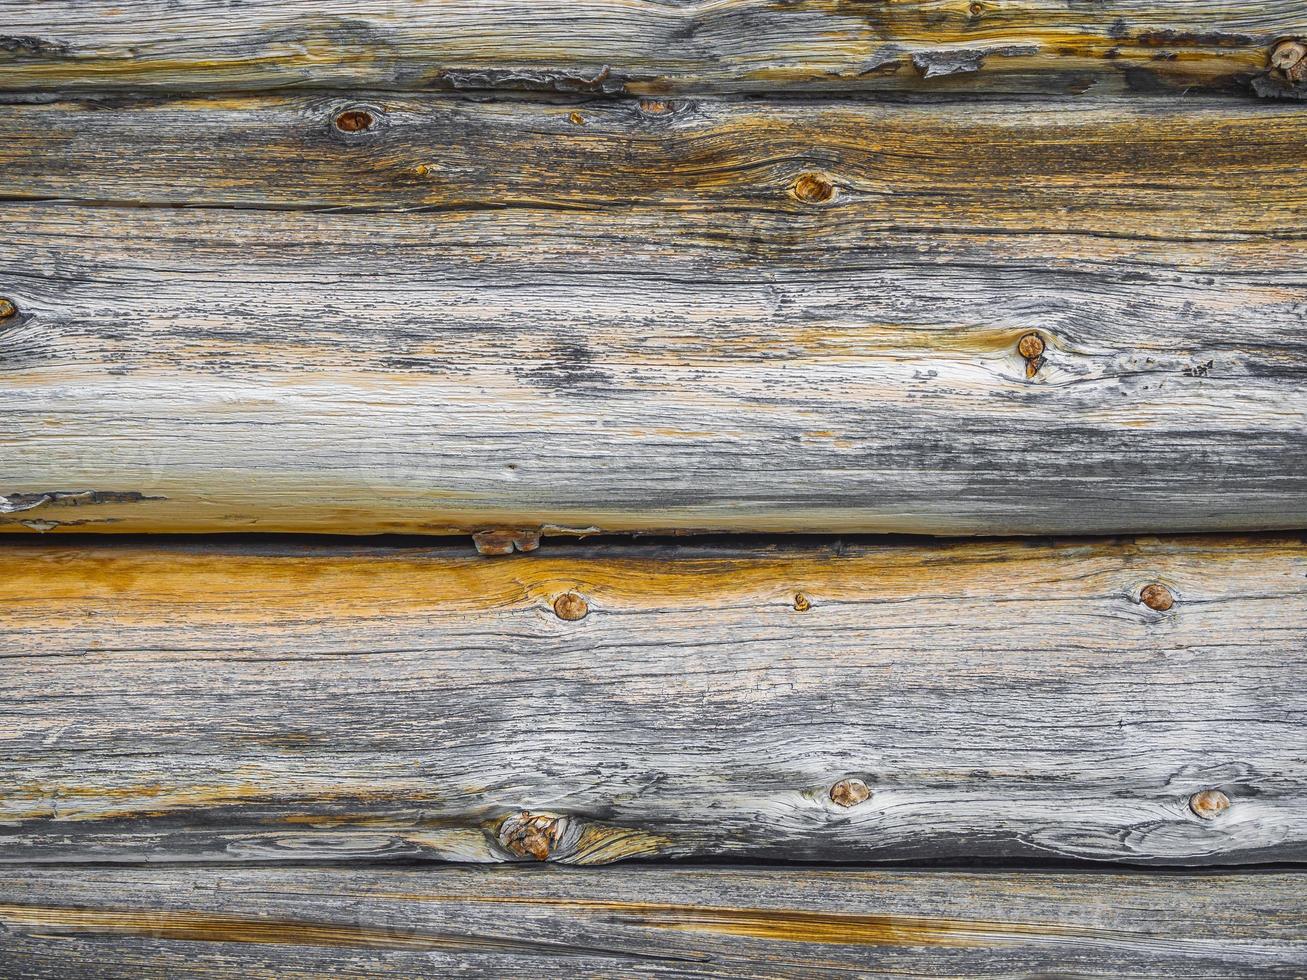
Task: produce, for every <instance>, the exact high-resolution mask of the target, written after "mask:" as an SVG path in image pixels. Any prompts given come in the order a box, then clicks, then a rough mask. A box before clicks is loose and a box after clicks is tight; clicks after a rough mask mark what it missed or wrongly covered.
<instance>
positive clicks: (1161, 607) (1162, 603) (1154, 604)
mask: <svg viewBox="0 0 1307 980" xmlns="http://www.w3.org/2000/svg"><path fill="white" fill-rule="evenodd" d="M1139 601H1140V602H1142V603H1143V604H1144V605H1145V606H1147V607H1148V608H1149V609H1152V610H1154V611H1156V612H1166V611H1167V610H1168V609H1170V608H1171V607H1172V606H1174V605H1175V596H1174V595H1173V594H1172V593H1171V590H1170V589H1168V588H1167V587H1166V586H1165V585H1161V584H1159V583H1157V582H1154V583H1153V584H1152V585H1145V586H1144V587H1143V588H1142V589H1141V590H1140V592H1139Z"/></svg>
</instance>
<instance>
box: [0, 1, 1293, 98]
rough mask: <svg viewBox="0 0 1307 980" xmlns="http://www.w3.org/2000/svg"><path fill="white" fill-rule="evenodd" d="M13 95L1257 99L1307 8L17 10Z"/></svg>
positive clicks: (162, 4)
mask: <svg viewBox="0 0 1307 980" xmlns="http://www.w3.org/2000/svg"><path fill="white" fill-rule="evenodd" d="M3 29H4V32H5V33H4V35H3V36H0V58H2V59H3V60H0V86H3V87H5V88H10V89H33V88H67V87H71V86H86V87H94V88H107V87H115V88H143V87H153V88H173V89H184V90H191V91H193V90H196V89H204V88H210V89H236V88H242V89H265V88H284V87H288V86H323V85H337V86H358V85H367V86H378V87H398V88H408V89H423V88H481V89H486V88H489V89H494V88H515V89H524V88H536V89H549V90H561V91H570V92H594V93H600V94H611V93H616V92H635V93H645V94H647V93H662V92H668V91H685V90H719V91H772V90H777V89H782V88H801V89H809V90H869V89H905V88H925V89H935V90H940V89H949V88H952V89H957V88H972V89H981V90H1007V91H1064V92H1076V91H1085V90H1112V91H1120V90H1124V89H1133V90H1143V91H1155V90H1158V89H1172V90H1176V91H1179V90H1183V89H1190V88H1194V87H1233V86H1238V85H1246V84H1247V82H1248V80H1249V79H1250V78H1251V77H1252V76H1254V75H1257V74H1260V73H1264V72H1265V71H1266V70H1267V68H1268V67H1269V60H1268V57H1269V54H1270V51H1271V48H1272V46H1273V45H1274V44H1275V42H1277V41H1278V40H1281V39H1283V38H1286V37H1293V36H1299V35H1303V34H1307V15H1304V12H1303V8H1302V6H1301V4H1298V3H1294V2H1292V0H1259V2H1251V0H1242V2H1237V3H1213V2H1212V0H1152V2H1145V0H1134V2H1131V3H1124V4H1123V3H1111V4H1093V3H1066V2H1064V0H1022V2H1020V3H997V2H992V0H978V2H974V3H970V4H968V3H964V2H958V0H948V2H944V0H909V2H902V3H898V2H896V3H888V4H887V3H865V2H859V0H810V2H804V3H773V2H769V0H723V2H717V3H701V2H684V0H678V2H672V3H661V2H660V3H628V2H622V0H517V2H511V0H498V2H486V0H442V2H432V3H422V4H395V3H391V2H383V0H332V2H320V0H290V2H288V0H247V2H245V3H242V4H241V8H240V11H239V14H238V15H237V14H234V13H233V12H232V11H231V10H229V9H227V8H226V7H223V6H221V5H218V6H215V5H212V4H209V5H205V4H198V3H185V4H180V5H179V4H177V3H175V2H173V0H112V2H111V0H91V2H88V0H9V2H8V3H7V4H6V9H5V23H4V28H3Z"/></svg>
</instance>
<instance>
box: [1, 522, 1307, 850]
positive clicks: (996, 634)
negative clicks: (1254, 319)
mask: <svg viewBox="0 0 1307 980" xmlns="http://www.w3.org/2000/svg"><path fill="white" fill-rule="evenodd" d="M120 541H122V539H120ZM466 555H467V552H466V551H462V550H457V549H453V550H451V549H431V550H419V549H398V550H396V549H380V550H377V549H371V550H370V549H365V548H361V547H349V548H345V547H341V548H338V549H337V550H336V551H334V552H332V551H329V550H328V551H324V550H323V549H321V548H310V547H309V546H303V547H300V546H293V545H289V544H279V543H275V542H273V543H260V544H257V545H254V544H229V545H226V546H219V545H216V544H213V543H211V542H209V543H201V544H168V543H158V542H145V543H128V542H126V541H122V546H121V547H104V546H101V547H98V548H95V547H87V546H84V545H76V544H70V545H68V546H60V545H58V544H57V543H55V542H52V541H41V540H39V539H26V540H23V539H15V540H13V541H11V542H10V543H9V544H8V546H7V547H6V548H5V549H4V550H3V551H0V651H3V657H4V660H3V663H4V669H3V671H2V672H0V786H3V787H4V790H3V796H2V797H0V859H3V860H7V861H67V860H105V861H118V860H139V859H143V858H149V859H151V860H157V859H168V858H173V859H177V858H185V859H195V860H217V861H270V860H285V859H298V860H307V861H318V860H325V861H331V860H340V859H373V858H375V859H412V858H419V859H448V860H463V861H504V860H536V859H547V860H551V861H557V862H561V863H570V864H592V863H605V862H609V861H614V860H618V859H622V858H630V857H651V856H693V855H716V856H748V857H756V858H770V859H788V860H824V861H835V860H838V861H852V860H884V859H898V858H921V857H932V858H938V857H978V856H1026V857H1032V858H1050V857H1064V858H1084V859H1092V860H1130V861H1137V862H1157V863H1162V864H1182V865H1203V864H1213V863H1214V864H1235V863H1244V862H1264V861H1267V860H1276V859H1284V860H1302V859H1303V858H1304V857H1305V856H1307V806H1304V802H1305V801H1307V739H1304V738H1303V730H1304V718H1305V713H1307V691H1304V688H1303V685H1302V683H1301V680H1302V676H1303V669H1304V667H1305V666H1307V653H1305V651H1307V585H1305V584H1304V578H1305V577H1307V548H1305V547H1304V544H1303V542H1302V540H1301V538H1298V537H1286V538H1272V539H1230V538H1175V539H1169V540H1157V539H1145V540H1141V541H1136V542H1120V543H1110V542H1109V543H1104V542H1088V543H1085V542H1071V543H1065V544H1060V545H1053V544H1035V543H1031V542H1016V543H1004V542H990V543H965V544H920V543H913V544H904V545H878V546H871V545H848V544H845V545H827V546H821V547H818V546H815V545H803V546H799V545H797V544H795V545H792V546H788V547H780V546H772V547H770V548H762V549H757V550H753V551H745V550H741V549H740V548H738V547H731V548H728V547H721V546H710V545H700V546H693V547H691V546H680V547H671V546H662V547H659V546H655V545H653V544H644V545H640V544H633V545H597V544H596V545H580V544H573V545H571V546H554V547H553V548H552V549H550V550H546V551H541V552H537V553H536V554H535V555H531V556H519V557H516V558H510V559H486V558H478V557H476V556H466ZM1218 794H1223V795H1218Z"/></svg>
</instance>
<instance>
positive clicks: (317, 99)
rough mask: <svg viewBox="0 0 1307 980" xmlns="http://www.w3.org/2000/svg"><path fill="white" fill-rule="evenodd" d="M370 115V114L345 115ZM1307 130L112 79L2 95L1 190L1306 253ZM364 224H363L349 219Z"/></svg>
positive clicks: (1191, 119) (1145, 105)
mask: <svg viewBox="0 0 1307 980" xmlns="http://www.w3.org/2000/svg"><path fill="white" fill-rule="evenodd" d="M360 112H363V113H366V114H367V117H366V120H367V121H369V122H370V125H367V126H365V128H362V129H351V130H347V131H343V130H341V129H340V128H339V126H338V125H337V124H336V121H337V120H339V119H341V118H342V117H343V116H347V115H349V114H350V113H360ZM355 125H358V123H355ZM1303 130H1304V125H1303V112H1302V107H1301V106H1299V105H1296V104H1292V103H1269V102H1256V101H1233V100H1229V99H1223V98H1198V97H1193V96H1191V97H1188V98H1183V99H1182V98H1178V97H1158V98H1155V99H1149V100H1144V101H1140V100H1129V99H1094V100H1057V101H1050V100H1039V101H1032V100H1021V99H1002V100H986V101H967V100H959V99H940V100H934V99H931V100H925V99H917V100H912V101H898V102H884V101H880V102H870V103H867V102H863V103H857V102H840V101H808V100H791V101H760V100H742V101H733V100H724V99H705V98H698V99H683V100H630V99H624V100H616V101H608V102H597V103H592V104H584V103H575V102H568V101H562V102H555V101H550V100H544V99H541V100H539V101H531V100H526V99H515V100H510V101H485V100H479V99H469V98H465V97H457V96H453V97H448V96H446V97H441V96H396V95H393V94H387V93H375V92H374V93H366V92H364V93H329V94H315V95H298V96H293V97H292V96H244V97H234V96H222V97H216V96H215V97H204V98H195V97H192V98H160V97H150V98H147V97H126V96H104V95H98V96H86V97H82V98H67V97H65V98H61V99H55V100H54V101H49V102H36V103H32V104H21V103H20V104H11V105H7V106H0V193H2V194H3V195H4V196H5V197H7V198H11V199H17V200H22V199H37V200H40V199H51V198H53V199H58V200H65V201H83V202H94V203H102V204H103V203H119V204H129V205H151V206H162V205H183V206H186V207H196V206H222V207H251V208H278V209H298V210H315V209H326V208H348V209H370V210H382V209H395V210H413V209H424V208H425V209H431V210H433V211H445V210H467V209H473V208H499V209H506V208H515V209H517V208H542V209H543V208H548V209H566V210H568V211H571V212H586V213H587V214H588V213H594V212H604V211H616V210H620V209H622V208H623V207H627V206H636V207H651V206H658V207H664V208H668V209H676V210H678V211H685V210H689V209H705V208H711V209H713V210H714V211H717V212H719V213H720V212H724V213H720V214H719V216H717V217H716V220H715V221H714V220H713V217H711V216H705V218H704V224H705V226H706V227H713V226H715V225H717V224H722V225H726V224H729V223H732V222H733V223H738V224H745V225H747V224H748V223H749V222H750V221H751V215H752V213H753V212H757V211H766V212H776V213H782V214H789V215H793V217H794V220H795V221H796V222H799V221H801V219H802V218H804V217H807V218H811V216H813V215H815V214H820V215H824V220H825V225H826V226H831V225H834V224H836V223H843V222H852V223H854V224H855V225H856V226H857V227H859V228H860V229H862V230H863V231H864V232H869V231H871V230H872V229H882V230H901V229H939V228H952V229H956V230H963V229H975V230H985V231H991V232H996V231H1003V232H1012V233H1016V232H1026V233H1044V234H1048V233H1054V232H1058V233H1080V234H1090V233H1093V234H1100V235H1103V234H1112V235H1119V236H1123V237H1136V238H1144V237H1148V238H1164V239H1203V240H1206V239H1211V238H1221V239H1225V238H1229V237H1232V236H1236V235H1253V234H1261V235H1269V236H1275V237H1276V238H1281V239H1285V240H1286V242H1285V245H1284V249H1285V250H1288V249H1289V248H1293V247H1296V246H1295V245H1294V244H1293V243H1295V242H1297V241H1300V240H1301V237H1302V235H1303V228H1304V221H1307V203H1304V199H1305V198H1307V176H1304V174H1303V165H1302V160H1303V154H1302V141H1303ZM805 178H807V181H808V182H810V183H805V182H804V179H805ZM827 197H829V199H826V198H827ZM582 217H583V216H582V215H578V216H577V220H578V221H580V220H581V218H582ZM450 220H453V219H450ZM431 221H432V224H433V225H435V226H438V225H439V224H440V221H441V218H440V217H439V216H433V217H432V219H431ZM798 227H799V228H800V229H802V228H803V227H804V226H803V225H802V224H799V226H798ZM341 235H342V237H343V238H346V239H348V238H350V237H352V236H351V235H350V227H349V224H348V223H347V222H342V224H341ZM806 244H807V246H808V248H809V249H810V250H812V251H816V250H818V249H820V248H821V247H822V245H823V244H824V242H823V238H822V237H821V236H814V238H813V240H811V241H810V242H808V243H806ZM601 246H602V243H600V242H596V247H601Z"/></svg>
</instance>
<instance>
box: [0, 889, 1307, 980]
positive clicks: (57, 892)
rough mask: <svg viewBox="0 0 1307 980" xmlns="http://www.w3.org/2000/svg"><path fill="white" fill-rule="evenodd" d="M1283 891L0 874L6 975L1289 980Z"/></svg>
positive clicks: (1290, 895)
mask: <svg viewBox="0 0 1307 980" xmlns="http://www.w3.org/2000/svg"><path fill="white" fill-rule="evenodd" d="M1304 912H1307V905H1305V904H1304V899H1303V891H1302V887H1301V875H1298V874H1292V873H1289V874H1285V873H1241V874H1222V875H1211V874H1158V873H1142V872H1139V873H1134V874H1097V873H1079V874H1077V873H1067V872H1057V873H1047V872H1042V873H1041V872H1021V873H1015V872H1009V871H1001V872H1000V871H993V872H932V871H868V870H851V869H838V870H835V869H824V868H777V869H763V868H692V867H676V868H667V867H661V868H640V867H627V868H624V869H623V870H622V871H621V873H615V872H613V871H612V870H606V871H582V870H575V869H573V870H567V871H564V870H562V869H544V868H539V869H523V868H507V867H504V868H468V867H456V866H448V867H442V868H427V869H421V870H379V869H375V868H348V869H326V868H323V869H315V868H264V869H248V868H244V869H237V868H226V869H221V870H205V869H195V868H168V867H155V868H133V869H128V868H116V869H110V868H59V869H56V868H8V869H0V930H3V932H4V942H3V944H0V972H3V973H4V975H5V976H6V977H8V978H10V980H26V978H36V977H59V978H61V980H62V978H66V977H68V976H71V975H76V973H77V971H78V970H82V971H85V972H86V974H87V975H94V976H96V977H101V978H105V977H130V978H132V980H137V978H141V977H175V976H179V975H184V976H188V977H211V976H212V977H230V976H233V975H236V974H239V975H241V976H259V977H263V976H276V977H285V976H292V975H293V976H299V975H319V976H320V975H324V974H330V975H332V976H347V977H355V976H376V975H387V976H392V975H395V974H404V975H409V976H430V975H439V974H440V971H442V970H451V971H456V972H457V973H458V975H459V976H496V977H501V976H506V975H512V976H533V977H534V976H558V975H559V974H560V973H565V974H566V975H568V976H604V977H615V976H616V977H635V976H650V975H655V976H656V975H669V976H677V977H737V976H738V977H777V978H788V980H795V978H799V977H814V976H815V977H836V976H838V977H846V976H848V975H849V971H853V972H854V973H855V974H856V975H859V976H865V975H871V974H874V975H898V974H899V973H900V972H908V973H911V974H913V975H917V976H923V975H924V976H958V977H978V976H992V975H999V974H1000V973H1001V975H1004V976H1010V975H1014V974H1015V975H1023V976H1031V975H1034V976H1064V975H1066V973H1067V970H1068V969H1069V968H1072V967H1073V968H1074V975H1075V976H1077V977H1087V976H1092V977H1112V978H1114V980H1115V978H1120V977H1150V978H1154V977H1173V976H1174V977H1191V978H1192V977H1229V976H1241V977H1294V976H1301V975H1302V972H1303V971H1304V969H1307V934H1304V931H1303V927H1302V921H1303V915H1304Z"/></svg>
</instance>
